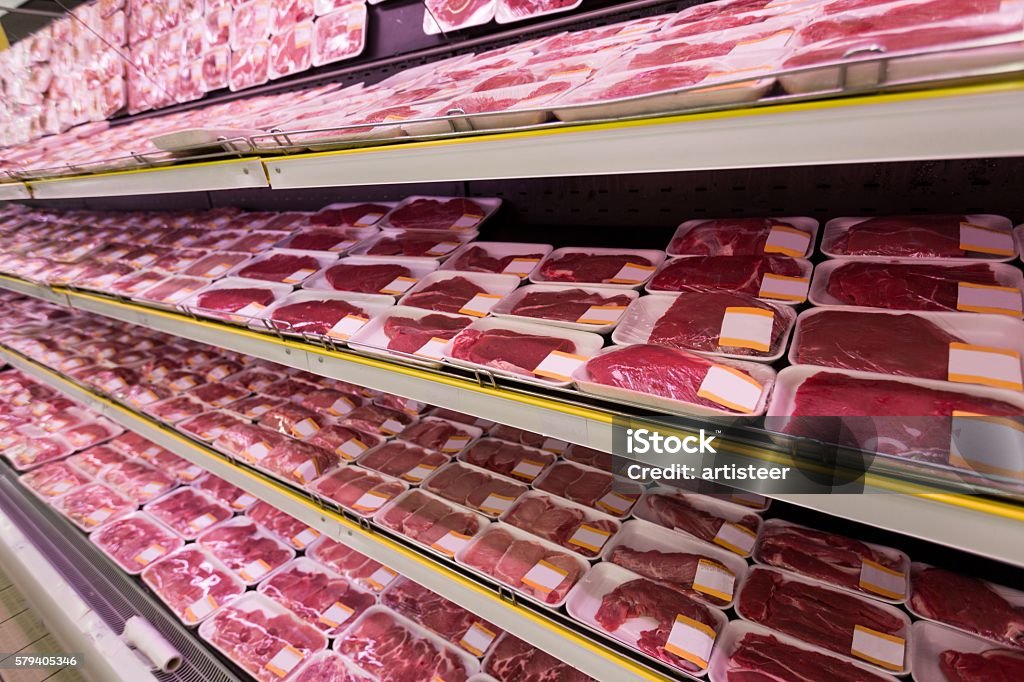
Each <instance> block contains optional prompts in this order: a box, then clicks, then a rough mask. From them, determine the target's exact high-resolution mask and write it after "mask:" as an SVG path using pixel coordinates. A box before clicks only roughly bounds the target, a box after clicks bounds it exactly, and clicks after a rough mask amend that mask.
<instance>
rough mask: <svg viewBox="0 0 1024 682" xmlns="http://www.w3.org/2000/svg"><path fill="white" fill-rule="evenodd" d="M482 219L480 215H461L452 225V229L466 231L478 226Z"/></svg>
mask: <svg viewBox="0 0 1024 682" xmlns="http://www.w3.org/2000/svg"><path fill="white" fill-rule="evenodd" d="M483 219H484V217H483V215H482V214H480V213H463V214H462V217H461V218H459V219H458V220H456V221H455V222H454V223H452V228H453V229H456V230H467V229H469V228H471V227H475V226H476V225H478V224H479V223H480V221H481V220H483Z"/></svg>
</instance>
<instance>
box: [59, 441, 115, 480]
mask: <svg viewBox="0 0 1024 682" xmlns="http://www.w3.org/2000/svg"><path fill="white" fill-rule="evenodd" d="M127 461H128V458H127V457H126V456H125V454H124V452H122V451H121V450H118V449H115V448H113V447H111V446H110V445H109V444H108V445H96V446H94V447H91V448H89V449H88V450H83V451H82V452H79V453H77V454H75V455H72V456H71V457H70V458H69V459H68V463H70V464H71V465H72V466H74V468H76V469H78V470H79V471H81V472H83V473H85V474H87V475H89V476H98V475H99V473H100V471H101V470H102V469H103V468H104V467H107V466H110V465H111V464H118V463H122V462H127Z"/></svg>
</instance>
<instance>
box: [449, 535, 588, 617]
mask: <svg viewBox="0 0 1024 682" xmlns="http://www.w3.org/2000/svg"><path fill="white" fill-rule="evenodd" d="M540 561H545V562H547V563H549V564H551V565H553V566H555V567H557V568H559V569H561V570H563V571H565V572H566V576H565V578H564V579H563V580H562V582H561V583H559V584H558V585H557V586H556V587H555V589H553V590H551V591H550V592H547V593H545V592H544V591H542V590H539V589H536V588H534V587H532V586H530V585H528V584H526V583H524V582H523V578H524V576H526V574H527V573H528V572H529V571H530V570H531V569H532V568H533V567H534V566H536V565H537V563H538V562H540ZM464 562H465V563H466V564H467V565H469V566H472V567H474V568H477V569H479V570H481V571H483V572H485V573H487V574H489V575H493V576H494V577H495V578H496V579H498V580H500V581H502V582H504V583H506V584H508V585H511V586H512V587H515V588H517V589H520V590H522V591H524V592H526V593H528V594H531V595H533V596H534V597H536V598H537V599H539V600H541V601H544V602H547V603H549V604H554V603H557V602H558V601H560V600H561V599H562V598H563V597H564V596H565V594H566V592H568V590H569V588H571V587H572V585H573V584H574V583H575V582H576V580H578V579H579V577H580V574H581V571H580V568H579V564H577V563H576V560H575V559H573V558H572V557H571V556H569V555H568V554H562V553H557V552H552V551H551V550H549V549H547V548H546V547H544V546H543V545H541V544H540V543H537V542H530V541H525V540H516V539H515V537H513V536H512V535H511V534H510V533H509V532H508V531H506V530H503V529H501V528H496V529H494V530H491V531H489V532H487V533H485V534H484V535H483V536H482V537H481V538H480V539H478V540H477V541H476V542H475V543H474V544H473V546H472V547H471V548H470V549H469V550H467V552H466V554H465V557H464Z"/></svg>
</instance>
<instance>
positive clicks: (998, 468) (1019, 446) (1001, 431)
mask: <svg viewBox="0 0 1024 682" xmlns="http://www.w3.org/2000/svg"><path fill="white" fill-rule="evenodd" d="M950 432H951V433H950V445H949V451H950V454H949V462H950V464H952V465H953V466H957V467H961V468H963V469H967V470H970V471H976V472H979V473H983V474H986V475H989V476H999V477H1002V478H1008V479H1011V480H1014V481H1024V461H1022V460H1021V456H1020V453H1021V452H1024V422H1022V421H1021V419H1020V418H1019V417H1016V418H1014V417H989V416H986V415H981V414H975V413H972V412H961V411H959V410H954V411H953V422H952V428H951V429H950Z"/></svg>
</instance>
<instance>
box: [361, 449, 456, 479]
mask: <svg viewBox="0 0 1024 682" xmlns="http://www.w3.org/2000/svg"><path fill="white" fill-rule="evenodd" d="M450 459H451V458H450V457H449V456H448V455H445V454H443V453H441V452H437V451H434V450H427V449H425V448H421V447H419V446H416V445H413V444H411V443H406V442H404V441H399V440H395V441H388V442H386V443H384V444H383V445H379V446H377V447H375V448H373V449H372V450H367V451H366V452H364V453H363V454H362V455H360V456H359V459H358V460H357V463H358V464H359V466H361V467H365V468H367V469H373V470H374V471H379V472H381V473H383V474H387V475H388V476H393V477H395V478H401V479H402V480H405V481H408V482H409V483H412V484H414V485H415V484H418V483H422V482H423V479H425V478H426V477H427V476H429V475H430V474H431V472H433V471H434V470H435V469H437V468H438V467H440V466H442V465H445V464H447V463H448V462H449V461H450Z"/></svg>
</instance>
